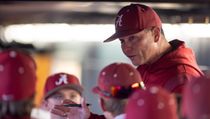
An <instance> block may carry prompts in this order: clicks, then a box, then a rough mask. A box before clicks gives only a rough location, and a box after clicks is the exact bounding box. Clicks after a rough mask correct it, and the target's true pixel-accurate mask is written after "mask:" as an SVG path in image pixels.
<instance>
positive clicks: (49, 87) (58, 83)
mask: <svg viewBox="0 0 210 119" xmlns="http://www.w3.org/2000/svg"><path fill="white" fill-rule="evenodd" d="M63 88H70V89H74V90H76V91H77V92H79V94H80V95H82V92H83V88H82V86H81V85H80V82H79V80H78V78H77V77H76V76H74V75H72V74H68V73H62V72H61V73H56V74H53V75H51V76H49V77H48V78H47V81H46V83H45V89H44V93H45V96H44V97H45V99H46V98H48V97H49V96H50V95H52V94H53V93H55V92H56V91H58V90H60V89H63Z"/></svg>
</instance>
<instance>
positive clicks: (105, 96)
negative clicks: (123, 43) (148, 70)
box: [93, 63, 145, 119]
mask: <svg viewBox="0 0 210 119" xmlns="http://www.w3.org/2000/svg"><path fill="white" fill-rule="evenodd" d="M136 89H145V87H144V84H143V82H142V79H141V76H140V74H139V73H138V71H137V70H136V69H135V68H134V67H132V66H131V65H129V64H126V63H113V64H110V65H108V66H106V67H105V68H103V69H102V70H101V72H100V74H99V77H98V85H97V86H96V87H95V88H93V92H94V93H96V94H98V95H99V103H100V105H101V108H102V110H103V112H104V115H105V117H106V118H107V119H124V117H125V114H124V113H125V112H124V108H125V105H126V104H127V99H128V97H129V96H130V95H131V94H132V92H134V90H136Z"/></svg>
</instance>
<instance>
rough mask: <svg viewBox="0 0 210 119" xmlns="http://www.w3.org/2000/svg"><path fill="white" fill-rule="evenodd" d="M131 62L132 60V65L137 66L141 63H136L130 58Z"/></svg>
mask: <svg viewBox="0 0 210 119" xmlns="http://www.w3.org/2000/svg"><path fill="white" fill-rule="evenodd" d="M131 62H132V64H133V65H134V66H139V65H141V64H139V63H137V62H135V61H132V60H131Z"/></svg>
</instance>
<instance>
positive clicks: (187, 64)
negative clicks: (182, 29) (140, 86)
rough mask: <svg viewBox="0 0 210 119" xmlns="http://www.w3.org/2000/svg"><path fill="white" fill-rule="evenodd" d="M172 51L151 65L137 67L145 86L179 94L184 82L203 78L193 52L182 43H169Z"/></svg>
mask: <svg viewBox="0 0 210 119" xmlns="http://www.w3.org/2000/svg"><path fill="white" fill-rule="evenodd" d="M169 43H170V44H171V46H172V50H171V51H169V52H167V53H166V54H165V55H163V56H162V57H161V58H160V59H159V60H157V61H156V62H154V63H153V64H145V65H141V66H138V68H137V70H138V71H139V72H140V74H141V76H142V79H143V81H144V83H145V85H146V87H147V86H151V85H158V86H161V87H163V88H166V89H168V90H169V91H171V92H175V93H181V92H182V90H183V87H184V85H185V84H186V81H188V80H191V79H192V78H198V77H201V76H203V73H202V72H201V70H200V69H199V67H198V65H197V63H196V60H195V56H194V54H193V51H192V50H191V49H189V48H186V47H185V44H184V42H182V41H179V40H173V41H171V42H169Z"/></svg>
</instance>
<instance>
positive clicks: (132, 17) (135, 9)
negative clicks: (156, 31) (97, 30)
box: [104, 4, 162, 42]
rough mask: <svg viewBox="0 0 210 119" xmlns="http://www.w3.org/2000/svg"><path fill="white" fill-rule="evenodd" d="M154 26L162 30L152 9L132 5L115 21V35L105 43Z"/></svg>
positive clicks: (126, 7)
mask: <svg viewBox="0 0 210 119" xmlns="http://www.w3.org/2000/svg"><path fill="white" fill-rule="evenodd" d="M154 26H157V27H159V28H161V27H162V23H161V20H160V17H159V16H158V15H157V13H156V12H155V11H154V10H153V9H152V8H150V7H148V6H145V5H142V4H130V5H129V6H125V7H123V8H122V9H121V10H120V11H119V12H118V14H117V17H116V19H115V33H114V34H113V35H112V36H111V37H109V38H108V39H106V40H105V41H104V42H110V41H113V40H115V39H117V38H120V37H125V36H128V35H131V34H135V33H138V32H140V31H142V30H144V29H146V28H150V27H154Z"/></svg>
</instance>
